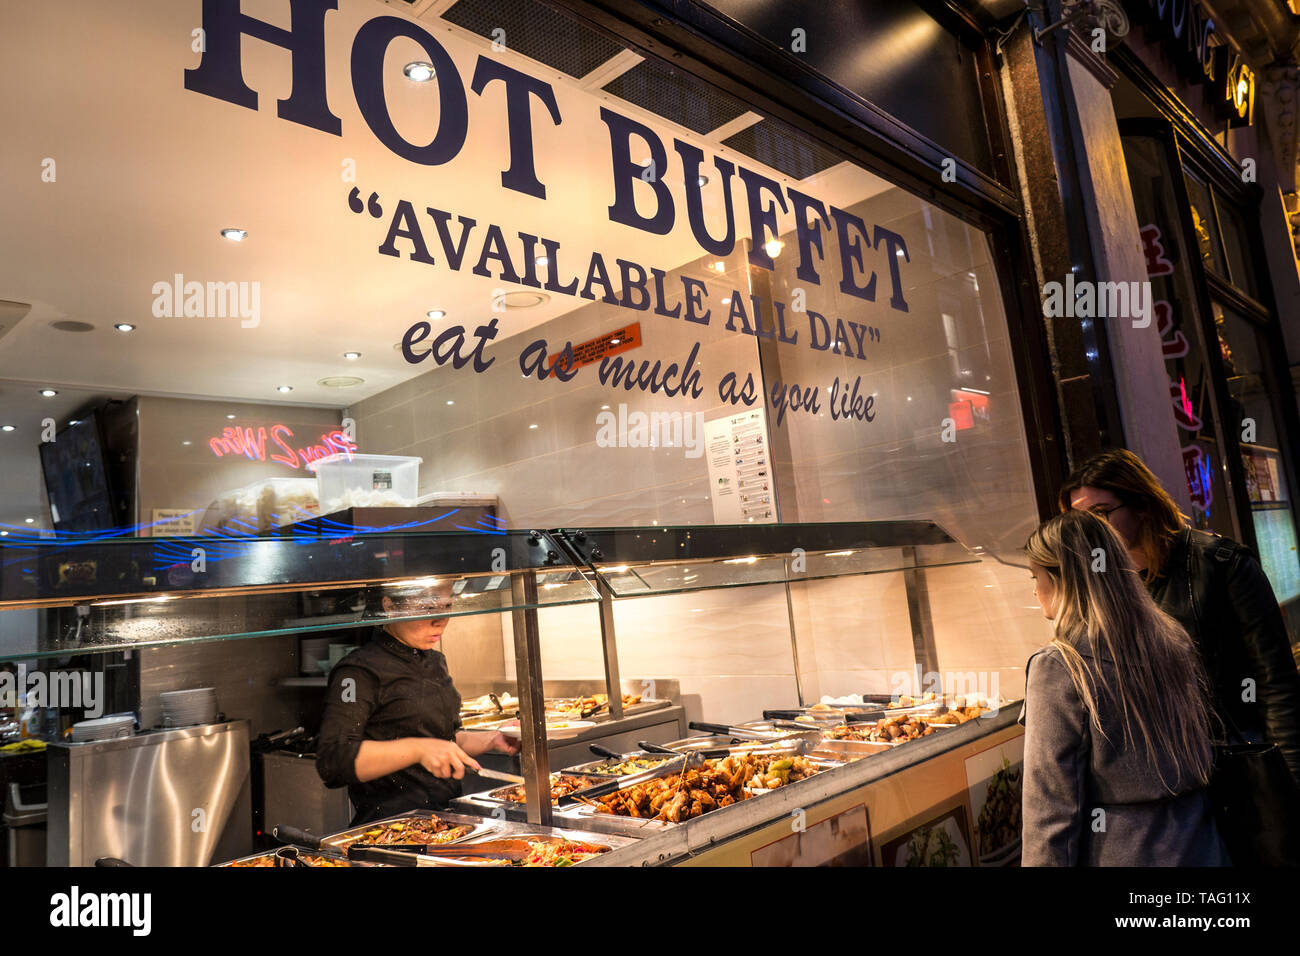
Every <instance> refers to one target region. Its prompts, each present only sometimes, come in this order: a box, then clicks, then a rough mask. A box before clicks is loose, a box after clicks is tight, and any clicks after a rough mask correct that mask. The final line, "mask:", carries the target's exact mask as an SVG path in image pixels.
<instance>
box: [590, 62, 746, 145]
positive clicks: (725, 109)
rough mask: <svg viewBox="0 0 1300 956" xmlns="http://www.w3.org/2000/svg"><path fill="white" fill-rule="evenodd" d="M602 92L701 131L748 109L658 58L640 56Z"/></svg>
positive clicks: (716, 126)
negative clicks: (642, 58) (643, 58)
mask: <svg viewBox="0 0 1300 956" xmlns="http://www.w3.org/2000/svg"><path fill="white" fill-rule="evenodd" d="M605 92H606V93H611V94H613V95H614V96H617V97H618V98H619V99H621V100H626V101H627V102H629V103H633V104H635V105H636V106H639V107H641V108H642V109H643V110H648V111H649V112H651V113H654V114H655V115H657V116H662V117H663V118H664V119H667V120H672V121H673V122H674V123H676V124H677V125H679V126H685V127H686V128H687V129H689V130H691V131H692V132H694V133H700V134H704V133H711V132H713V131H714V130H715V129H717V128H718V127H719V126H724V125H726V124H727V123H730V122H731V121H732V120H734V119H735V118H736V117H738V116H740V115H742V114H743V113H745V112H747V109H746V107H745V105H744V104H743V103H741V102H740V101H739V100H736V99H733V98H732V97H730V96H727V95H726V94H725V93H720V92H718V91H717V90H715V89H713V88H712V87H710V86H707V85H705V84H704V83H702V82H700V80H698V79H696V78H695V77H693V76H691V75H690V74H688V73H682V72H681V71H680V70H675V69H673V68H672V67H671V66H669V65H668V64H666V63H661V62H660V61H658V60H642V61H641V62H640V63H638V64H637V65H636V66H634V67H632V69H630V70H628V71H627V72H626V73H624V74H622V75H621V76H617V77H615V78H614V79H613V80H610V82H609V83H607V84H606V85H605Z"/></svg>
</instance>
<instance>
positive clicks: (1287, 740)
mask: <svg viewBox="0 0 1300 956" xmlns="http://www.w3.org/2000/svg"><path fill="white" fill-rule="evenodd" d="M1060 503H1061V508H1062V510H1068V509H1071V508H1074V509H1077V510H1084V511H1090V512H1092V513H1093V514H1095V515H1099V516H1101V517H1104V518H1106V519H1107V520H1108V521H1109V522H1110V523H1111V525H1112V526H1113V527H1114V528H1115V530H1116V531H1117V532H1119V534H1120V536H1121V537H1122V538H1123V539H1124V542H1125V544H1126V545H1127V548H1128V553H1129V556H1130V557H1131V558H1132V561H1133V564H1134V566H1135V567H1136V568H1137V569H1138V570H1139V571H1141V572H1142V573H1143V578H1144V580H1145V581H1146V585H1147V589H1148V590H1149V591H1150V592H1151V596H1152V597H1153V598H1155V600H1156V603H1157V604H1159V605H1160V606H1161V608H1163V609H1164V610H1165V611H1166V612H1168V613H1169V614H1170V615H1171V616H1172V617H1173V618H1174V619H1175V620H1177V621H1178V622H1179V623H1180V624H1182V625H1183V627H1184V628H1185V629H1186V630H1187V633H1188V634H1190V635H1191V637H1192V640H1193V641H1194V642H1195V643H1196V646H1197V649H1198V650H1199V651H1200V653H1201V660H1202V662H1203V664H1204V667H1205V670H1206V672H1207V673H1208V674H1209V679H1210V686H1211V689H1212V691H1213V704H1214V707H1215V709H1216V711H1217V713H1218V715H1219V716H1220V717H1221V718H1222V719H1223V722H1224V725H1225V729H1226V730H1227V731H1228V732H1229V734H1230V735H1231V736H1234V737H1236V736H1240V737H1241V738H1244V739H1245V740H1248V741H1250V742H1252V743H1259V742H1261V741H1269V742H1271V743H1275V744H1277V745H1278V747H1279V749H1280V750H1281V751H1282V756H1283V757H1284V758H1285V759H1286V762H1287V766H1288V767H1289V768H1290V770H1291V775H1292V776H1293V777H1294V778H1295V779H1296V782H1297V784H1300V673H1297V670H1296V664H1295V659H1294V658H1293V657H1292V655H1291V649H1290V641H1289V639H1288V637H1287V632H1286V624H1285V622H1284V621H1283V619H1282V612H1281V609H1280V608H1279V607H1278V603H1277V598H1276V597H1275V596H1274V594H1273V588H1272V586H1271V585H1270V584H1269V583H1268V578H1267V577H1265V576H1264V571H1263V569H1262V568H1261V567H1260V565H1259V562H1258V561H1257V560H1255V556H1254V555H1253V554H1252V553H1251V551H1250V549H1249V548H1246V547H1244V546H1243V545H1240V544H1238V543H1236V542H1235V541H1230V540H1229V539H1227V538H1224V537H1221V536H1219V535H1215V534H1210V533H1208V532H1204V531H1195V530H1193V529H1192V528H1190V527H1188V526H1187V518H1186V516H1185V515H1183V514H1182V512H1180V511H1179V510H1178V506H1177V505H1176V504H1175V503H1174V500H1173V499H1172V498H1171V497H1170V496H1169V493H1168V492H1167V491H1165V489H1164V488H1163V487H1162V486H1161V484H1160V481H1159V480H1158V479H1157V478H1156V476H1155V475H1153V474H1152V473H1151V470H1150V469H1149V468H1147V466H1146V465H1144V464H1143V463H1142V460H1141V459H1140V458H1138V457H1137V456H1136V455H1134V454H1133V453H1132V452H1130V451H1126V450H1123V449H1120V450H1118V451H1108V452H1104V453H1103V454H1100V455H1097V456H1096V457H1094V458H1091V459H1089V460H1088V461H1087V462H1085V463H1084V464H1083V466H1082V467H1080V468H1079V469H1078V470H1077V471H1075V473H1074V474H1072V475H1071V476H1070V478H1069V480H1068V481H1066V483H1065V486H1064V487H1063V488H1062V489H1061V497H1060Z"/></svg>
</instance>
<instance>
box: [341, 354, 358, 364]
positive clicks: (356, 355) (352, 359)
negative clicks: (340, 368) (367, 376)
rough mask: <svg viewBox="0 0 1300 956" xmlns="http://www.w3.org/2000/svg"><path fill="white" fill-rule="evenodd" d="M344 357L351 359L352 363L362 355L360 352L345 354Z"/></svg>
mask: <svg viewBox="0 0 1300 956" xmlns="http://www.w3.org/2000/svg"><path fill="white" fill-rule="evenodd" d="M343 357H344V358H345V359H350V360H351V361H353V362H355V361H356V360H357V359H359V358H361V353H360V352H344V353H343Z"/></svg>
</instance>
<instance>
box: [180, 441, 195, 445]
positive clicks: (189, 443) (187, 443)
mask: <svg viewBox="0 0 1300 956" xmlns="http://www.w3.org/2000/svg"><path fill="white" fill-rule="evenodd" d="M181 444H182V445H193V444H194V442H192V441H183V442H181Z"/></svg>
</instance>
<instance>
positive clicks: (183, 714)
mask: <svg viewBox="0 0 1300 956" xmlns="http://www.w3.org/2000/svg"><path fill="white" fill-rule="evenodd" d="M159 696H161V697H162V705H163V726H164V727H193V726H194V725H196V724H210V723H212V722H213V721H215V720H216V719H217V689H216V688H215V687H195V688H193V689H192V690H169V691H166V692H165V693H163V694H161V695H159Z"/></svg>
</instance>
